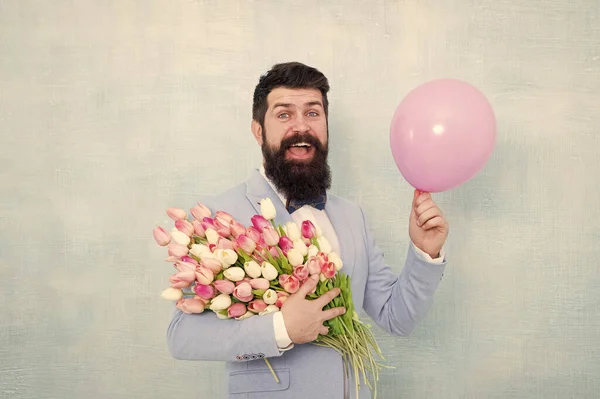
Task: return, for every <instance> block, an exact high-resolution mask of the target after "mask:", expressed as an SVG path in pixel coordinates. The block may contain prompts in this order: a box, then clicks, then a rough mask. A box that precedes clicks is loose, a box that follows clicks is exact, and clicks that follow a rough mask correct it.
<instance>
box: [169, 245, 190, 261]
mask: <svg viewBox="0 0 600 399" xmlns="http://www.w3.org/2000/svg"><path fill="white" fill-rule="evenodd" d="M187 254H188V247H186V246H185V245H181V244H177V243H174V242H172V243H170V244H169V255H171V256H176V257H178V258H181V257H182V256H187Z"/></svg>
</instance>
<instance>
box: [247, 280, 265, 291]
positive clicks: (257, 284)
mask: <svg viewBox="0 0 600 399" xmlns="http://www.w3.org/2000/svg"><path fill="white" fill-rule="evenodd" d="M249 283H250V286H251V287H252V289H255V290H268V289H269V286H270V283H269V280H267V279H266V278H262V277H260V278H253V279H252V280H250V281H249Z"/></svg>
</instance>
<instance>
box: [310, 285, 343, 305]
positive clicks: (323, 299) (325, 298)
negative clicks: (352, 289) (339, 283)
mask: <svg viewBox="0 0 600 399" xmlns="http://www.w3.org/2000/svg"><path fill="white" fill-rule="evenodd" d="M339 294H340V289H339V288H334V289H332V290H329V291H327V292H326V293H324V294H323V295H321V296H320V297H318V298H317V299H315V303H316V304H317V305H318V306H319V309H323V308H324V307H325V305H327V304H328V303H329V302H331V301H332V300H333V298H335V297H336V296H338V295H339Z"/></svg>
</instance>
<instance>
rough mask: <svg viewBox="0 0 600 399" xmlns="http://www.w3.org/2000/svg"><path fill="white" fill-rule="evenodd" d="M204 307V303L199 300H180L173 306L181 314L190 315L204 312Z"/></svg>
mask: <svg viewBox="0 0 600 399" xmlns="http://www.w3.org/2000/svg"><path fill="white" fill-rule="evenodd" d="M204 305H205V304H204V301H202V300H201V299H196V298H181V299H180V300H178V301H177V304H176V305H175V306H176V307H177V309H179V310H181V311H182V312H183V313H187V314H192V313H202V312H204Z"/></svg>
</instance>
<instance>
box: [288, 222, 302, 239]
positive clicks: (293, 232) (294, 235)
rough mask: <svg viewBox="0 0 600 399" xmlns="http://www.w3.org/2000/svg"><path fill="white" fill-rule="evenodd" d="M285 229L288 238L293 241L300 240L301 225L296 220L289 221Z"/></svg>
mask: <svg viewBox="0 0 600 399" xmlns="http://www.w3.org/2000/svg"><path fill="white" fill-rule="evenodd" d="M285 231H286V234H287V236H288V238H289V239H290V240H292V241H296V240H300V239H301V238H302V233H300V227H298V225H297V224H296V223H294V222H287V223H286V224H285Z"/></svg>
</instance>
